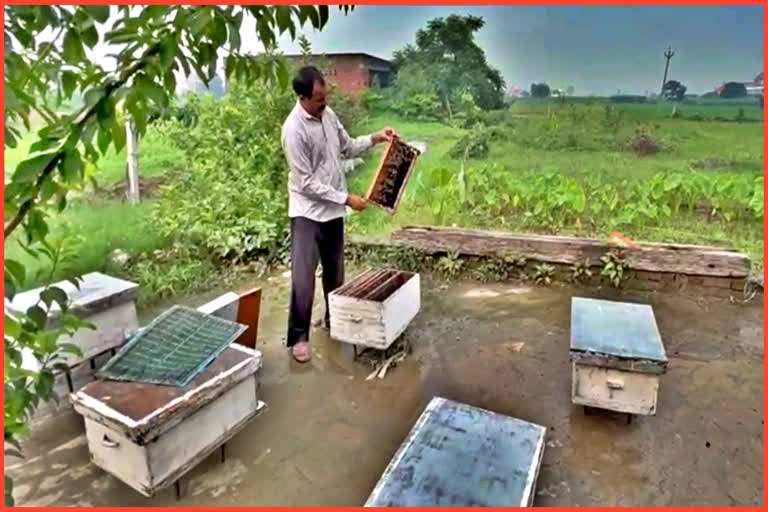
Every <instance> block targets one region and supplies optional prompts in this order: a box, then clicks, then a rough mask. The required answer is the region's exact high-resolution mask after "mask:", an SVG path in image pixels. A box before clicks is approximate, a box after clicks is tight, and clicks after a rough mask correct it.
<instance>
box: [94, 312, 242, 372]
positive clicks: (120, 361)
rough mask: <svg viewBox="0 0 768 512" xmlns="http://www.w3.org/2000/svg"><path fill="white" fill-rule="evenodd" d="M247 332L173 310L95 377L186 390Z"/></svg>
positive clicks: (225, 322)
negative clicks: (191, 381) (229, 346)
mask: <svg viewBox="0 0 768 512" xmlns="http://www.w3.org/2000/svg"><path fill="white" fill-rule="evenodd" d="M246 328H247V327H246V326H244V325H241V324H238V323H235V322H231V321H229V320H224V319H222V318H218V317H215V316H212V315H207V314H205V313H203V312H201V311H197V310H195V309H192V308H187V307H183V306H174V307H172V308H171V309H169V310H168V311H166V312H165V313H163V314H162V315H160V316H158V317H157V318H155V319H154V320H153V321H152V322H151V323H150V324H149V325H148V326H147V327H146V328H144V329H142V330H141V331H140V332H139V333H138V334H137V335H136V336H134V337H133V338H132V339H131V340H130V341H129V342H128V343H127V344H126V345H125V346H124V347H123V348H122V349H120V351H119V352H118V353H117V354H116V355H115V356H114V357H113V358H112V359H110V360H109V362H107V364H106V365H104V367H103V368H102V369H101V370H100V371H99V372H98V374H97V376H98V377H99V378H103V379H111V380H122V381H133V382H146V383H151V384H165V385H170V386H186V385H187V383H189V381H190V380H192V378H194V377H195V376H196V375H197V374H198V373H200V372H202V371H203V370H204V369H205V367H206V366H207V365H208V364H209V363H210V362H211V361H213V360H214V359H215V358H216V356H217V355H218V354H220V353H221V352H222V351H223V350H224V349H225V348H226V347H227V346H228V345H229V344H230V343H232V342H233V341H234V340H236V339H237V338H238V337H239V336H240V335H241V334H242V333H243V332H244V331H245V330H246Z"/></svg>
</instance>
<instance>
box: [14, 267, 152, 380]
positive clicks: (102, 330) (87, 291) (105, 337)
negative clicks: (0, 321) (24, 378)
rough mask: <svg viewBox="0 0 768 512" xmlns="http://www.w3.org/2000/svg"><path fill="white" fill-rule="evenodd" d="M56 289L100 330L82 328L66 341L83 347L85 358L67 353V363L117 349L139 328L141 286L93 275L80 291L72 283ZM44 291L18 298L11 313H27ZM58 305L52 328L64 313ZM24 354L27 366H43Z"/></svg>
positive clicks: (85, 279)
mask: <svg viewBox="0 0 768 512" xmlns="http://www.w3.org/2000/svg"><path fill="white" fill-rule="evenodd" d="M52 286H55V287H57V288H60V289H61V290H63V291H64V292H65V293H66V294H67V296H68V297H69V300H70V311H71V312H72V313H75V314H77V315H78V316H79V317H80V318H82V319H84V320H86V321H88V322H91V323H92V324H94V325H95V327H96V329H95V330H93V329H80V330H79V331H77V332H76V333H75V335H74V336H73V337H72V339H71V340H64V341H66V342H68V343H73V344H75V345H77V346H78V347H80V350H81V351H82V352H83V354H82V357H77V356H75V355H74V354H66V356H65V359H64V361H65V362H66V363H67V364H68V365H69V366H75V365H77V364H79V363H82V362H83V361H85V360H88V359H91V358H93V357H94V356H97V355H99V354H102V353H104V352H106V351H108V350H110V349H116V348H118V347H120V345H121V344H122V343H123V341H124V339H125V337H126V334H127V333H131V332H133V331H135V330H136V329H138V326H139V321H138V317H137V316H136V297H137V296H138V290H139V285H137V284H136V283H132V282H130V281H124V280H122V279H117V278H115V277H112V276H108V275H106V274H102V273H99V272H93V273H90V274H86V275H84V276H83V277H82V282H81V283H80V288H79V289H78V288H77V287H75V285H73V284H72V283H70V282H69V281H62V282H59V283H55V284H53V285H52ZM42 291H43V288H36V289H34V290H29V291H26V292H22V293H20V294H18V295H16V296H15V297H14V298H13V301H11V302H10V303H8V304H7V307H8V309H10V311H11V313H12V314H13V313H26V311H27V309H28V308H30V307H31V306H33V305H35V304H37V303H38V300H39V298H40V293H41V292H42ZM60 311H61V310H60V309H59V306H58V304H56V303H54V304H53V305H52V307H51V310H50V311H49V313H48V325H49V326H54V325H56V322H58V321H59V320H58V317H59V314H60ZM23 355H24V363H23V364H24V367H26V368H28V369H30V370H38V369H39V364H38V363H37V361H36V360H35V358H34V357H33V356H32V354H31V352H29V353H26V354H23Z"/></svg>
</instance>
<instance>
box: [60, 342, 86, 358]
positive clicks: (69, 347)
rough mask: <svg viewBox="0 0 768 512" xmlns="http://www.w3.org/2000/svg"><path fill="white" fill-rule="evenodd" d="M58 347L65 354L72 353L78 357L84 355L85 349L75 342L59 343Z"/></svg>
mask: <svg viewBox="0 0 768 512" xmlns="http://www.w3.org/2000/svg"><path fill="white" fill-rule="evenodd" d="M57 347H58V349H59V350H60V351H61V352H63V353H65V354H72V355H74V356H77V357H82V355H83V351H82V350H81V349H80V347H78V346H77V345H75V344H74V343H59V344H58V345H57Z"/></svg>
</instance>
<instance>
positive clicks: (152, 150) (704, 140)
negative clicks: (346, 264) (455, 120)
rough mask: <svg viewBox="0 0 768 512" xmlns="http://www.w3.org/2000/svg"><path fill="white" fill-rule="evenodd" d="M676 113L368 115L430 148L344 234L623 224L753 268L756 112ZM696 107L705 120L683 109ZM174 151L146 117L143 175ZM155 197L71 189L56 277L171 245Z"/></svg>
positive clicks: (119, 161)
mask: <svg viewBox="0 0 768 512" xmlns="http://www.w3.org/2000/svg"><path fill="white" fill-rule="evenodd" d="M569 101H570V100H569ZM678 112H681V113H682V116H677V117H673V116H672V107H671V106H670V105H668V104H664V105H657V104H610V103H609V102H608V101H607V100H605V99H598V100H596V99H593V98H582V99H576V100H574V101H573V102H572V103H567V104H565V105H561V104H559V103H558V102H557V101H554V100H548V101H543V100H538V99H529V100H521V101H518V102H516V103H515V104H514V105H513V106H512V107H511V108H509V109H507V110H504V111H495V112H490V113H486V114H484V115H483V119H482V125H478V126H475V127H474V128H472V129H470V130H467V129H463V128H459V127H452V126H449V125H448V124H444V123H438V122H421V121H414V120H408V119H402V118H399V117H397V116H396V115H394V114H387V113H383V114H382V113H378V114H372V115H370V116H369V118H368V120H367V121H366V122H365V123H364V124H363V125H361V126H356V127H350V132H351V133H353V134H362V133H368V132H371V131H374V130H377V129H380V128H381V127H383V126H392V127H394V128H395V129H396V130H397V131H398V132H399V133H400V134H401V135H402V136H403V137H404V138H405V139H406V140H410V141H423V142H425V143H426V144H427V150H426V153H425V154H424V155H423V156H422V157H421V158H420V159H419V162H418V165H417V167H416V169H415V171H414V175H413V177H412V181H411V182H410V183H409V186H408V189H407V193H406V197H405V199H404V201H403V202H402V203H401V205H400V207H399V209H398V212H397V213H396V214H395V215H394V216H391V215H389V214H387V213H385V212H383V211H381V210H378V209H376V208H375V207H371V208H369V209H368V210H367V211H365V212H364V213H362V214H355V215H352V216H351V217H350V218H349V222H348V226H349V232H350V234H354V235H359V236H366V237H372V238H383V237H386V236H387V235H388V234H389V233H390V232H392V230H394V229H396V228H397V227H398V226H402V225H406V224H430V225H445V226H459V227H473V228H483V229H494V230H509V231H519V232H542V233H561V234H573V235H579V236H590V237H604V236H606V235H607V234H608V233H610V232H611V231H613V230H619V231H621V232H623V233H625V234H626V235H628V236H629V237H631V238H633V239H639V240H648V241H666V242H679V243H702V244H715V245H723V246H730V247H735V248H737V249H739V250H742V251H744V252H746V253H747V254H749V256H750V257H751V258H752V259H753V263H754V265H755V267H757V268H761V267H762V261H763V226H762V200H763V197H762V181H759V180H760V178H761V177H762V174H763V125H762V122H756V121H761V120H762V110H760V109H759V107H758V106H757V105H756V104H754V103H748V102H745V101H742V102H724V101H719V102H712V101H703V100H701V101H698V102H696V103H695V104H693V103H692V104H683V105H681V106H679V107H678ZM694 114H697V115H700V116H702V118H703V119H706V120H691V119H689V116H692V115H694ZM716 118H719V119H720V120H715V119H716ZM30 140H31V137H28V138H27V139H25V140H24V141H22V144H21V146H20V147H19V148H17V149H15V150H11V151H7V152H6V154H5V168H6V169H13V167H14V166H15V165H16V164H17V163H18V162H19V161H20V160H21V159H23V157H24V154H25V151H26V149H27V147H28V145H29V141H30ZM638 140H640V141H641V142H643V141H650V142H648V143H649V144H651V145H652V146H653V147H654V148H655V150H654V151H655V152H654V151H651V152H650V153H649V154H644V153H643V152H642V151H640V152H638V151H637V150H636V149H634V146H633V144H635V143H637V141H638ZM460 143H461V144H463V143H468V144H469V145H470V146H471V147H473V148H474V147H475V145H477V144H479V145H480V146H484V147H485V148H487V154H485V155H484V154H482V153H483V152H482V151H480V152H479V154H475V153H474V152H473V151H470V152H468V153H466V155H467V158H466V159H465V158H464V154H465V153H463V152H462V151H458V152H455V151H454V153H453V155H452V154H451V153H452V150H453V149H454V147H455V146H456V145H457V144H460ZM380 151H381V148H379V149H377V150H376V151H374V152H373V153H372V154H370V155H368V156H367V157H366V160H365V164H364V165H363V166H362V167H361V168H359V169H358V170H356V171H354V172H353V174H352V175H351V176H349V177H348V181H349V188H350V191H351V192H355V193H358V194H361V195H363V194H364V193H365V192H366V190H367V188H368V185H369V183H370V179H371V177H372V175H373V173H374V172H375V169H376V166H377V165H378V162H379V156H380ZM181 156H182V155H181V154H180V151H179V150H178V149H176V148H174V146H173V144H172V143H171V141H170V140H168V139H167V138H165V137H164V136H163V135H162V134H161V133H159V132H157V131H156V130H154V129H152V128H150V130H149V131H148V133H147V135H146V136H145V137H144V138H143V139H142V141H141V144H140V167H141V175H142V177H143V178H146V177H157V176H162V175H164V174H165V173H166V171H168V170H169V169H170V168H171V167H172V166H174V165H179V164H180V161H181ZM124 169H125V154H124V152H123V153H121V154H114V152H112V153H109V154H108V155H107V156H106V157H105V158H104V159H103V160H102V162H101V164H100V168H99V169H98V170H95V173H94V175H95V176H96V178H97V179H98V181H99V182H100V184H102V185H110V186H112V187H115V186H116V185H117V184H119V183H121V182H122V181H123V180H124V172H125V171H124ZM286 172H287V171H286ZM670 180H671V181H670ZM669 183H673V184H674V186H673V185H670V184H669ZM758 185H759V194H758V193H757V186H758ZM758 196H759V197H758ZM153 201H154V199H153V198H149V199H148V200H146V201H143V202H142V204H140V205H138V206H131V205H129V204H127V203H124V202H123V201H121V200H120V199H119V198H116V197H115V196H114V194H113V195H112V196H105V194H104V193H103V192H94V191H89V192H88V193H87V194H86V195H85V197H81V198H78V199H73V200H72V201H71V204H70V206H69V207H68V209H67V210H66V211H65V212H64V214H62V215H61V217H59V218H56V219H53V220H52V221H51V222H52V224H53V225H54V226H57V225H63V224H64V223H67V224H68V225H70V226H72V228H73V230H74V232H76V233H78V234H80V235H82V238H83V240H82V244H81V246H80V247H79V249H78V254H79V256H78V258H77V260H76V262H75V263H74V264H73V265H72V266H71V267H70V268H68V269H66V270H63V271H62V272H60V273H59V275H57V277H59V278H62V277H68V276H69V275H71V274H76V273H84V272H88V271H94V270H105V269H108V257H109V254H110V253H111V252H112V251H113V250H114V249H122V250H125V251H127V252H128V253H130V254H132V255H136V254H145V255H146V254H152V253H153V252H154V251H155V250H157V249H164V248H166V247H167V241H166V240H163V239H162V238H161V237H160V236H159V235H158V234H157V233H156V231H155V230H154V229H153V226H152V225H151V223H149V222H147V213H148V212H149V210H150V209H151V208H152V203H153ZM758 210H759V214H757V212H758ZM53 231H56V230H55V229H53ZM6 254H7V257H9V258H15V259H19V260H22V261H23V262H24V263H25V264H27V265H30V269H31V271H30V274H31V275H32V279H30V282H29V283H28V285H30V286H31V285H35V284H39V282H40V281H41V279H42V278H43V276H40V275H37V274H36V270H39V265H38V264H37V263H35V262H32V261H31V260H30V258H29V257H28V256H27V255H26V253H24V252H23V251H22V250H21V249H20V248H19V246H18V245H17V244H16V243H14V241H13V240H10V241H9V242H7V243H6ZM180 262H183V264H182V263H180ZM182 267H183V268H182ZM138 268H140V275H137V276H133V277H135V278H137V279H140V280H142V284H143V285H144V286H145V288H146V289H147V290H148V292H147V293H148V294H149V295H150V296H151V295H153V294H157V295H160V294H164V295H166V296H167V295H168V294H169V293H170V294H174V293H181V292H182V291H183V290H184V288H185V287H187V286H193V283H195V282H197V281H200V280H201V279H204V278H205V277H206V276H209V275H212V274H211V272H212V269H211V267H210V262H205V263H200V264H198V263H195V262H194V261H190V260H189V259H188V257H183V258H182V257H179V258H178V260H177V261H174V260H173V258H171V259H170V260H168V261H166V262H165V263H164V264H162V265H159V264H155V263H149V262H147V263H146V264H144V265H143V266H141V267H138ZM164 278H165V279H166V281H164V280H163V279H164ZM169 279H171V280H173V282H172V283H171V284H168V282H167V281H168V280H169ZM198 284H199V283H198ZM149 298H150V299H151V298H152V297H149Z"/></svg>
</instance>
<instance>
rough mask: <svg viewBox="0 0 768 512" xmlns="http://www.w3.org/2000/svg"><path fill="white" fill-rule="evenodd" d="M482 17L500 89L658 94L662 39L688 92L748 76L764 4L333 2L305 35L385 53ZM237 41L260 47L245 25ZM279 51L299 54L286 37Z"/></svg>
mask: <svg viewBox="0 0 768 512" xmlns="http://www.w3.org/2000/svg"><path fill="white" fill-rule="evenodd" d="M454 13H455V14H473V15H476V16H482V17H483V18H484V19H485V21H486V26H485V27H484V28H483V29H482V30H481V31H480V32H479V33H478V34H477V41H478V42H479V44H480V45H481V46H482V47H483V48H484V49H485V52H486V55H487V57H488V60H489V61H490V63H491V64H492V65H493V66H495V67H497V68H498V69H499V70H500V71H501V72H502V74H503V75H504V78H505V80H506V81H507V84H508V86H520V87H524V88H528V87H530V84H531V83H532V82H538V81H544V82H547V83H549V84H550V85H552V86H553V87H567V86H569V85H571V86H573V87H574V88H575V91H576V94H614V93H616V91H617V90H622V91H623V92H625V93H644V92H645V91H646V90H648V91H656V90H658V89H659V88H660V86H661V80H662V76H663V73H664V57H663V55H662V53H663V51H664V49H665V48H666V47H667V45H671V46H672V48H673V49H674V51H675V56H674V57H673V58H672V62H671V65H670V73H669V77H670V79H676V80H680V81H682V82H683V83H684V84H685V85H687V86H688V90H689V91H690V92H692V93H702V92H707V91H711V90H712V89H713V88H714V87H715V85H717V84H719V83H722V82H723V81H731V80H733V81H749V80H751V79H752V78H753V77H754V76H755V75H756V74H757V73H758V72H760V71H762V68H763V7H762V6H616V7H613V6H358V7H356V8H355V10H354V11H353V12H352V13H350V14H349V15H348V16H343V15H342V14H341V13H340V12H339V11H338V10H337V9H336V8H332V11H331V19H330V22H329V24H328V26H327V27H326V29H325V30H323V32H318V33H315V32H314V31H312V30H311V29H309V30H308V31H307V32H306V36H307V37H308V38H309V40H310V41H312V43H313V50H314V51H315V52H327V53H331V52H365V53H371V54H373V55H377V56H380V57H384V58H389V57H391V55H392V52H393V51H394V50H396V49H398V48H401V47H402V46H403V45H405V44H406V43H410V42H413V41H414V34H415V32H416V30H418V29H419V28H420V27H423V26H424V25H425V24H426V22H427V20H429V19H431V18H435V17H444V16H448V15H450V14H454ZM244 32H247V33H244V34H243V35H244V42H247V43H246V44H248V45H249V46H250V47H251V48H252V49H254V50H257V49H258V43H257V40H256V38H255V36H254V35H253V33H252V32H251V31H250V30H244ZM281 49H282V50H283V51H285V52H286V53H295V52H298V47H297V46H296V45H295V44H294V43H292V42H291V41H290V39H289V38H287V37H286V38H283V39H282V41H281Z"/></svg>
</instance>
